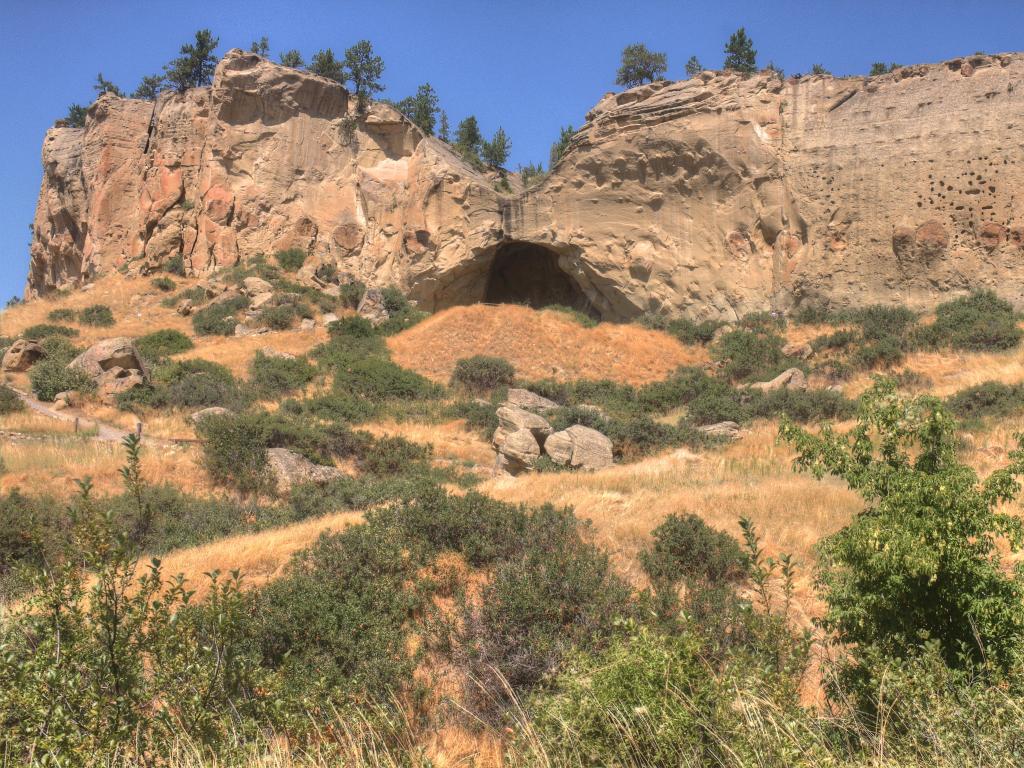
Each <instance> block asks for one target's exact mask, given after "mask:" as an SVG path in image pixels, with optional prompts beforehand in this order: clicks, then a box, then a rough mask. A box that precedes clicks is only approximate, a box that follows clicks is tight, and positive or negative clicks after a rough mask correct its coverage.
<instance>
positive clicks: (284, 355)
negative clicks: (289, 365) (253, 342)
mask: <svg viewBox="0 0 1024 768" xmlns="http://www.w3.org/2000/svg"><path fill="white" fill-rule="evenodd" d="M260 354H261V355H263V356H264V357H276V358H278V359H280V360H294V359H295V355H293V354H292V353H291V352H281V351H279V350H277V349H274V348H273V347H260Z"/></svg>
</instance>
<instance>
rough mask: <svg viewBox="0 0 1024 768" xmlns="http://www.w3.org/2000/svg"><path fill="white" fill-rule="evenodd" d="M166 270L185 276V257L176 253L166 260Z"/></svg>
mask: <svg viewBox="0 0 1024 768" xmlns="http://www.w3.org/2000/svg"><path fill="white" fill-rule="evenodd" d="M164 271H165V272H169V273H171V274H172V275H178V276H179V277H184V276H185V257H184V256H182V255H181V254H180V253H176V254H174V255H173V256H171V258H169V259H168V260H167V261H165V262H164Z"/></svg>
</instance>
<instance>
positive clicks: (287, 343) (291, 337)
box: [174, 325, 328, 376]
mask: <svg viewBox="0 0 1024 768" xmlns="http://www.w3.org/2000/svg"><path fill="white" fill-rule="evenodd" d="M327 338H328V336H327V331H326V330H324V328H323V327H322V326H319V325H318V326H317V327H316V328H315V329H314V330H312V331H303V330H299V329H292V330H289V331H277V332H274V333H264V334H260V335H259V336H197V337H195V338H193V341H194V342H195V348H194V349H190V350H189V351H188V352H182V353H181V354H179V355H175V356H174V359H175V360H189V359H193V358H203V359H204V360H212V361H213V362H215V363H220V364H221V365H223V366H226V367H227V368H229V369H230V370H231V372H232V373H233V374H234V375H236V376H245V375H246V374H247V373H248V370H249V363H250V361H251V360H252V359H253V357H254V356H255V355H256V352H257V351H259V350H261V349H263V348H265V347H269V348H271V349H274V350H276V351H278V352H290V353H291V354H293V355H301V354H304V353H306V352H308V351H309V350H311V349H312V348H313V347H315V346H316V345H317V344H320V343H322V342H324V341H326V340H327Z"/></svg>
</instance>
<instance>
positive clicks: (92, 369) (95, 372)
mask: <svg viewBox="0 0 1024 768" xmlns="http://www.w3.org/2000/svg"><path fill="white" fill-rule="evenodd" d="M68 368H73V369H75V370H79V371H83V372H84V373H86V374H88V375H89V376H91V377H92V378H93V379H95V380H99V377H100V376H101V375H103V373H104V372H105V371H109V370H111V369H113V368H121V369H123V370H126V371H131V370H134V371H138V372H139V373H140V374H141V375H142V377H143V378H148V374H147V372H146V366H145V363H143V361H142V356H141V355H140V354H139V350H138V349H136V348H135V342H134V341H132V340H131V339H130V338H128V337H127V336H117V337H115V338H112V339H104V340H103V341H98V342H96V343H95V344H93V345H92V346H91V347H89V348H88V349H87V350H85V352H83V353H82V354H80V355H79V356H78V357H76V358H75V359H74V360H72V361H71V362H70V363H68Z"/></svg>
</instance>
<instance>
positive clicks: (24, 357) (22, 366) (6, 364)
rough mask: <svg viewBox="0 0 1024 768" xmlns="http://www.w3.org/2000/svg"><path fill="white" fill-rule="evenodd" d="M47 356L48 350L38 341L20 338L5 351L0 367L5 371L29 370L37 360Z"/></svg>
mask: <svg viewBox="0 0 1024 768" xmlns="http://www.w3.org/2000/svg"><path fill="white" fill-rule="evenodd" d="M44 357H46V350H45V349H43V347H42V345H41V344H39V343H38V342H35V341H31V340H30V339H18V340H17V341H16V342H14V343H13V344H11V346H10V347H8V348H7V351H6V352H4V359H3V362H2V363H0V368H3V370H5V371H18V372H20V371H27V370H28V369H29V368H31V367H32V364H33V363H35V362H36V360H40V359H42V358H44Z"/></svg>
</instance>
